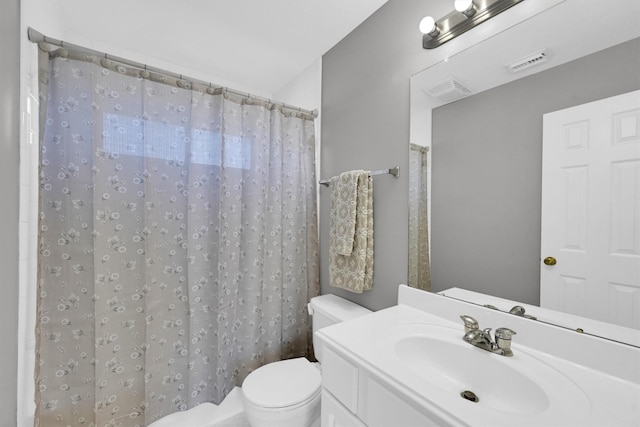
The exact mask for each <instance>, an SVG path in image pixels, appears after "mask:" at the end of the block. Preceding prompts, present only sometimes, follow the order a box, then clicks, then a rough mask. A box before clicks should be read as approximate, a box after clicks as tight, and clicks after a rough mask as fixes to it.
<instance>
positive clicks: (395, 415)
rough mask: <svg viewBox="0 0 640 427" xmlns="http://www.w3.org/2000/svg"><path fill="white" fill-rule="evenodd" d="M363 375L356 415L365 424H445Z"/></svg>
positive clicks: (438, 426)
mask: <svg viewBox="0 0 640 427" xmlns="http://www.w3.org/2000/svg"><path fill="white" fill-rule="evenodd" d="M363 377H364V378H363V384H362V385H363V387H362V389H361V390H362V394H361V398H360V403H361V406H359V407H358V415H359V416H360V417H361V418H362V420H364V421H365V422H366V425H367V426H369V427H389V426H402V427H442V426H443V425H447V424H446V423H444V422H442V421H439V420H435V419H433V418H431V417H429V416H427V415H426V414H424V413H423V412H421V411H419V410H418V409H416V408H415V407H414V406H413V405H411V404H409V403H407V402H406V401H405V400H403V399H402V398H401V397H400V396H398V394H397V393H394V392H393V391H392V390H390V389H389V388H388V387H386V386H384V385H383V384H381V383H379V382H378V381H376V380H374V379H373V378H371V377H370V376H369V375H363Z"/></svg>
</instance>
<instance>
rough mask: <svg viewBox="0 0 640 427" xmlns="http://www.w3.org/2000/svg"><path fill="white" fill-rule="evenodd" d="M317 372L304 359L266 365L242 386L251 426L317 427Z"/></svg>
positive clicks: (319, 382)
mask: <svg viewBox="0 0 640 427" xmlns="http://www.w3.org/2000/svg"><path fill="white" fill-rule="evenodd" d="M320 385H321V379H320V370H319V369H318V368H316V367H315V366H314V365H313V364H312V363H311V362H309V361H308V360H307V359H305V358H304V357H300V358H297V359H289V360H281V361H279V362H273V363H269V364H268V365H265V366H262V367H261V368H259V369H256V370H255V371H254V372H252V373H251V374H250V375H249V376H247V378H246V379H245V380H244V382H243V383H242V396H243V398H244V399H243V402H244V408H245V415H246V416H247V419H248V420H249V423H250V424H251V425H252V426H253V427H303V426H305V427H306V426H314V427H315V426H316V425H317V426H319V425H320V424H319V421H320V416H319V415H320Z"/></svg>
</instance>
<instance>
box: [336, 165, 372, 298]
mask: <svg viewBox="0 0 640 427" xmlns="http://www.w3.org/2000/svg"><path fill="white" fill-rule="evenodd" d="M329 283H330V285H331V286H335V287H339V288H343V289H347V290H349V291H351V292H356V293H361V292H362V291H365V290H369V289H371V288H372V286H373V180H372V179H371V177H370V176H369V173H368V172H365V171H362V170H358V171H350V172H344V173H342V174H340V176H338V177H333V178H331V213H330V224H329Z"/></svg>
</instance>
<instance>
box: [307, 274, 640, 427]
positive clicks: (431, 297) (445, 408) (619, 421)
mask: <svg viewBox="0 0 640 427" xmlns="http://www.w3.org/2000/svg"><path fill="white" fill-rule="evenodd" d="M398 301H399V303H398V305H397V306H394V307H391V308H388V309H385V310H381V311H378V312H375V313H372V314H369V315H367V316H363V317H359V318H356V319H353V320H350V321H348V322H344V323H339V324H337V325H334V326H330V327H327V328H324V329H322V330H320V331H318V332H317V334H318V337H319V338H320V339H321V340H322V341H323V343H324V345H325V346H329V347H331V348H332V349H333V350H335V351H336V352H338V353H339V354H341V355H342V356H343V357H345V358H347V359H349V360H351V361H352V362H353V363H355V364H357V365H359V366H361V367H362V368H364V369H366V370H367V372H368V374H369V375H373V376H375V377H377V378H379V380H380V381H383V382H384V383H386V384H387V386H389V387H391V388H393V389H394V390H395V391H396V392H397V393H398V395H400V396H403V398H404V399H406V400H407V401H410V402H412V403H414V404H415V406H417V407H421V408H423V409H425V410H426V411H427V412H429V413H431V414H434V415H435V416H437V417H439V418H440V419H442V420H445V421H446V422H447V423H448V424H450V425H460V426H463V425H474V426H475V425H492V426H514V425H518V426H541V425H544V426H553V425H557V426H599V427H600V426H638V425H640V349H639V348H637V347H632V346H627V345H622V344H619V343H616V342H612V341H606V340H602V339H599V338H594V337H590V336H584V335H580V334H577V333H575V332H572V331H568V330H564V329H561V328H557V327H553V326H549V325H545V324H538V323H537V322H531V321H528V320H527V319H521V318H518V317H517V316H512V315H509V314H505V313H500V312H495V310H489V309H486V308H482V307H478V306H474V305H473V304H468V303H465V302H461V301H456V300H452V299H449V298H446V297H443V296H440V295H436V294H431V293H427V292H422V291H417V290H415V289H412V288H408V287H406V286H401V287H400V293H399V298H398ZM462 314H466V315H470V316H473V317H475V318H476V319H477V320H478V321H479V323H480V328H481V329H482V328H485V327H490V328H493V329H496V328H498V327H508V328H510V329H513V330H514V331H516V332H517V335H516V336H514V337H513V343H512V346H511V347H512V349H513V353H514V356H513V357H510V358H509V357H504V356H500V355H496V354H492V353H490V352H487V351H484V350H481V349H478V348H475V347H473V346H472V345H470V344H467V343H464V342H463V341H462V336H463V335H464V330H463V324H462V322H461V321H460V320H459V316H460V315H462ZM425 331H426V332H425ZM400 335H404V336H406V337H409V338H408V339H406V340H404V341H402V339H403V338H402V337H400ZM431 335H433V337H432V338H435V339H436V340H435V341H434V340H431V338H430V336H431ZM439 335H442V336H443V337H446V339H444V340H442V341H438V339H439ZM416 337H417V338H416ZM452 337H459V340H458V338H452ZM414 338H415V339H414ZM412 340H413V341H412ZM421 340H422V341H421ZM430 340H431V341H430ZM400 342H402V343H403V344H399V343H400ZM413 342H415V343H427V344H428V345H422V344H417V345H415V346H413V347H411V345H413V344H410V346H409V347H407V345H405V344H406V343H413ZM460 343H461V344H460ZM440 346H442V347H443V349H444V347H447V348H448V349H449V350H448V351H449V353H448V356H447V358H448V359H449V360H447V359H444V360H443V359H442V357H439V358H438V357H436V356H435V354H436V353H437V352H438V351H443V350H442V349H440V348H432V347H440ZM450 349H454V350H450ZM414 351H415V352H420V354H419V355H417V357H419V358H415V357H414V358H412V357H411V354H410V353H411V352H414ZM399 352H404V353H402V354H404V356H403V357H405V358H404V359H399V358H398V354H399ZM431 352H432V353H431ZM407 354H408V356H407ZM430 354H433V355H432V356H431V359H430V356H429V355H430ZM603 355H605V356H603ZM458 358H459V360H458ZM496 358H497V359H496ZM439 363H444V364H446V367H443V368H442V369H440V368H438V367H437V366H434V365H437V364H439ZM456 363H459V365H456ZM422 364H424V368H423V365H422ZM469 364H473V365H476V366H473V367H472V369H470V368H469V366H468V365H469ZM443 366H444V365H443ZM457 366H459V367H460V369H457ZM489 368H490V369H491V371H490V372H494V374H493V375H492V376H491V377H482V375H479V376H478V378H484V379H483V381H484V383H477V384H476V385H474V386H473V387H476V388H477V389H479V391H478V395H479V397H480V401H479V402H477V403H476V402H471V401H468V400H465V399H463V398H461V397H460V396H459V392H457V391H454V390H453V389H451V388H450V387H449V385H453V388H455V387H456V386H458V385H459V384H458V383H459V381H458V383H456V381H457V380H459V379H460V378H463V380H464V378H466V376H469V377H473V376H476V375H475V373H476V372H478V373H482V372H483V370H488V369H489ZM434 369H435V370H434ZM447 370H449V371H447ZM430 372H431V373H430ZM463 372H466V373H463ZM495 372H498V374H495ZM449 374H452V375H449ZM448 377H452V378H453V377H459V378H457V379H456V378H453V380H451V381H449V380H450V378H448ZM520 378H522V379H520ZM476 380H477V379H476ZM519 381H522V383H521V384H522V389H521V391H522V395H523V396H522V399H519V396H518V394H519V385H520V383H519ZM471 382H473V381H471ZM450 383H451V384H450ZM442 384H446V387H443V386H442ZM461 387H462V386H461ZM509 387H511V389H509ZM460 391H463V390H460ZM474 391H475V390H474ZM494 391H498V393H494ZM529 391H530V392H529ZM501 393H502V394H501ZM505 393H506V394H505ZM528 396H531V406H529V405H528V402H529V401H528V400H527V399H528V398H529V397H528Z"/></svg>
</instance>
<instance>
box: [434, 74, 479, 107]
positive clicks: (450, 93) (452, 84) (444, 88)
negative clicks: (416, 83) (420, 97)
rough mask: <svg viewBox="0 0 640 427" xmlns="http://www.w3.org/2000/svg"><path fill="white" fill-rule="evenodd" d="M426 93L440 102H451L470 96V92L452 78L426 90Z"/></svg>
mask: <svg viewBox="0 0 640 427" xmlns="http://www.w3.org/2000/svg"><path fill="white" fill-rule="evenodd" d="M427 93H428V94H429V95H431V96H433V97H434V98H437V99H439V100H440V101H443V102H451V101H455V100H456V99H460V98H464V97H465V96H469V95H471V90H469V89H468V88H467V87H465V86H464V85H463V84H462V83H460V82H459V81H457V80H455V79H454V78H453V77H449V78H448V79H447V80H445V81H442V82H440V83H438V84H436V85H435V86H433V87H431V88H429V89H427Z"/></svg>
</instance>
